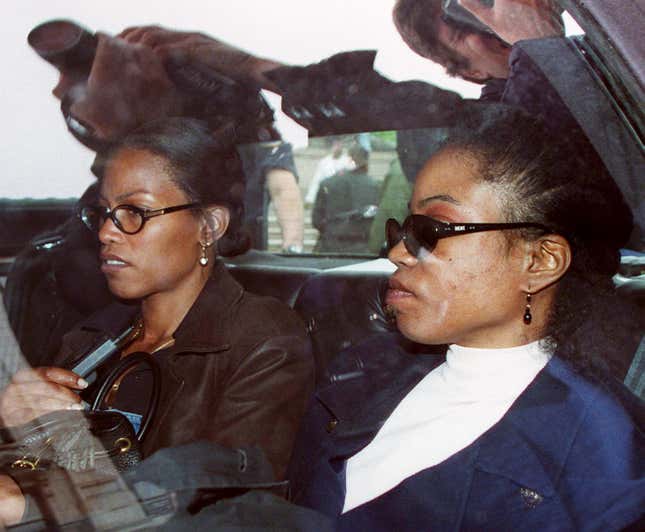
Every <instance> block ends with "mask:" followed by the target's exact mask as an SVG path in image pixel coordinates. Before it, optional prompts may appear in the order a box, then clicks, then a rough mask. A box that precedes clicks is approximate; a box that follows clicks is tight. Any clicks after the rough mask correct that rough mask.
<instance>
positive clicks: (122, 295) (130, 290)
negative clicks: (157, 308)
mask: <svg viewBox="0 0 645 532" xmlns="http://www.w3.org/2000/svg"><path fill="white" fill-rule="evenodd" d="M108 289H109V290H110V292H111V293H112V295H113V296H114V297H116V298H118V299H141V298H142V297H143V294H142V293H141V290H138V289H136V288H134V287H132V286H131V285H127V286H124V285H123V284H121V283H115V282H110V281H108Z"/></svg>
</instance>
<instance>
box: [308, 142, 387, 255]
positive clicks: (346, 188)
mask: <svg viewBox="0 0 645 532" xmlns="http://www.w3.org/2000/svg"><path fill="white" fill-rule="evenodd" d="M349 156H350V157H351V159H352V160H353V161H354V164H355V165H356V167H355V168H354V170H350V171H346V172H339V173H338V174H336V175H333V176H331V177H329V178H327V179H325V180H324V181H323V182H322V183H321V185H320V190H319V191H318V195H317V196H316V202H315V204H314V210H313V213H312V218H311V221H312V223H313V226H314V227H315V228H316V229H318V231H320V238H319V239H318V242H317V244H316V247H315V251H317V252H321V253H324V252H332V253H333V252H344V253H369V247H368V239H369V231H370V227H371V225H372V219H373V218H374V214H375V212H376V209H377V205H378V202H379V185H378V183H376V181H374V179H372V178H371V177H370V176H369V175H368V159H369V153H368V151H367V150H365V149H364V148H363V147H362V146H360V145H358V144H356V145H354V146H352V147H351V148H350V150H349Z"/></svg>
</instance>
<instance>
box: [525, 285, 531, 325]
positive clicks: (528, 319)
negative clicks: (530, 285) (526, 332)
mask: <svg viewBox="0 0 645 532" xmlns="http://www.w3.org/2000/svg"><path fill="white" fill-rule="evenodd" d="M532 319H533V316H531V293H530V292H529V293H528V294H526V307H525V308H524V323H525V324H526V325H531V320H532Z"/></svg>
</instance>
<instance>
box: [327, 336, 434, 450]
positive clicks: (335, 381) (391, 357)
mask: <svg viewBox="0 0 645 532" xmlns="http://www.w3.org/2000/svg"><path fill="white" fill-rule="evenodd" d="M370 345H378V346H379V350H378V351H372V350H370V349H369V346H370ZM354 357H355V358H354V361H353V364H348V365H347V366H349V367H350V368H351V369H350V370H349V371H346V372H344V373H340V372H339V373H336V374H334V375H332V376H331V378H330V380H331V383H330V384H328V385H327V386H324V387H322V388H320V389H319V391H318V392H317V394H316V398H317V399H318V401H320V402H321V403H322V404H323V406H324V407H325V408H326V409H327V410H328V411H329V412H330V413H331V414H332V416H333V418H334V428H333V430H332V431H330V434H331V438H332V439H333V440H334V443H333V445H332V448H333V450H334V455H333V456H330V459H334V458H345V457H348V456H352V455H354V454H356V453H357V452H358V451H359V450H360V449H362V448H363V447H365V445H367V444H368V443H369V442H370V441H371V440H372V439H373V438H374V436H375V435H376V433H377V432H378V430H379V429H380V428H381V426H382V425H383V423H384V422H385V420H386V419H387V418H388V417H389V416H390V414H391V413H392V411H393V410H394V409H395V408H396V406H397V405H398V404H399V402H400V401H401V400H402V399H403V397H405V395H406V394H407V393H408V392H409V391H410V390H411V389H412V388H413V387H414V386H415V385H416V384H417V383H418V382H419V381H420V380H421V379H422V378H423V377H424V376H425V375H427V374H428V373H429V372H430V371H431V370H432V369H434V368H435V367H437V366H438V365H439V364H441V362H443V361H444V360H445V359H444V357H443V356H442V355H437V354H411V353H408V352H406V351H405V350H403V349H401V348H400V346H396V345H395V346H392V348H391V349H388V348H384V347H383V341H382V339H381V341H380V343H379V342H378V341H377V342H374V341H373V342H370V343H368V344H366V346H365V347H363V348H362V349H361V350H360V351H358V352H357V353H356V354H355V355H354ZM347 366H346V367H347Z"/></svg>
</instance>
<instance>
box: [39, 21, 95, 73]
mask: <svg viewBox="0 0 645 532" xmlns="http://www.w3.org/2000/svg"><path fill="white" fill-rule="evenodd" d="M27 41H28V42H29V45H30V46H31V47H32V48H33V49H34V50H35V51H36V53H37V54H38V55H39V56H40V57H42V58H43V59H44V60H45V61H48V62H49V63H51V64H52V65H54V66H55V67H56V68H58V69H59V70H65V69H70V68H75V69H78V68H84V67H87V68H89V66H90V65H91V64H92V61H93V60H94V54H95V53H96V45H97V38H96V36H95V35H94V34H93V33H90V32H89V31H88V30H86V29H85V28H83V27H82V26H79V25H78V24H76V23H75V22H72V21H71V20H50V21H48V22H44V23H42V24H40V25H38V26H36V27H35V28H34V29H32V30H31V31H30V32H29V35H28V36H27Z"/></svg>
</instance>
